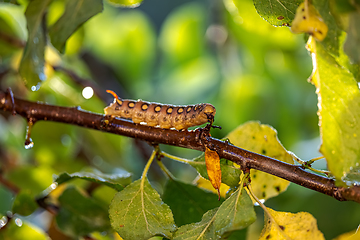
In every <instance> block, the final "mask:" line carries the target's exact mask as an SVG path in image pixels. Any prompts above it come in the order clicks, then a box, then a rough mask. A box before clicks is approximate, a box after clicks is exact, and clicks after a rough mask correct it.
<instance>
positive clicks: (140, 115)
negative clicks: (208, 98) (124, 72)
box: [104, 90, 216, 130]
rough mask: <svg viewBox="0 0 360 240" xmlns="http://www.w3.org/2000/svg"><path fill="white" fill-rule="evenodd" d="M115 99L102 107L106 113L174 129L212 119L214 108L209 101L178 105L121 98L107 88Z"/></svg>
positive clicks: (211, 121)
mask: <svg viewBox="0 0 360 240" xmlns="http://www.w3.org/2000/svg"><path fill="white" fill-rule="evenodd" d="M107 92H108V93H110V94H112V95H113V96H114V97H115V99H114V102H113V103H111V104H110V105H109V106H108V107H106V108H105V109H104V112H105V114H106V115H112V116H116V117H121V118H126V119H131V120H132V121H133V122H134V123H146V125H148V126H151V127H155V126H159V127H160V128H165V129H169V128H175V129H176V130H182V129H188V128H189V127H193V126H198V125H201V124H204V123H207V122H209V123H210V124H212V123H213V121H214V116H215V113H216V109H215V107H214V106H213V105H211V104H209V103H200V104H196V105H188V106H178V105H170V104H161V103H155V102H146V101H142V100H140V99H139V100H137V101H134V100H129V99H121V98H119V97H118V96H117V94H116V93H114V92H113V91H111V90H107Z"/></svg>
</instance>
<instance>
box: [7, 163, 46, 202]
mask: <svg viewBox="0 0 360 240" xmlns="http://www.w3.org/2000/svg"><path fill="white" fill-rule="evenodd" d="M52 174H53V170H52V169H51V168H48V167H46V166H38V167H34V166H22V167H17V168H15V169H12V170H11V171H9V172H8V173H7V174H6V175H7V178H8V179H9V181H11V182H12V183H14V184H15V185H16V186H17V187H19V188H20V189H26V190H29V191H30V192H31V194H32V195H33V196H35V195H37V194H39V193H41V192H42V191H43V190H45V189H46V188H48V187H49V186H50V185H51V184H52V182H53V178H52Z"/></svg>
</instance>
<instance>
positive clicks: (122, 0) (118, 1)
mask: <svg viewBox="0 0 360 240" xmlns="http://www.w3.org/2000/svg"><path fill="white" fill-rule="evenodd" d="M108 2H109V3H111V4H113V5H115V6H120V7H131V8H135V7H138V6H139V5H140V3H141V2H142V0H108Z"/></svg>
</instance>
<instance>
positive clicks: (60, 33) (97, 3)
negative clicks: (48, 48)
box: [49, 0, 103, 52]
mask: <svg viewBox="0 0 360 240" xmlns="http://www.w3.org/2000/svg"><path fill="white" fill-rule="evenodd" d="M102 10H103V4H102V0H87V1H84V0H72V1H67V4H66V7H65V12H64V14H63V15H62V16H61V17H60V18H59V20H58V21H57V22H56V23H55V24H54V25H52V26H51V27H50V29H49V36H50V38H51V43H52V45H53V46H54V47H55V48H56V49H57V50H58V51H59V52H63V51H64V47H65V42H66V41H67V39H68V38H69V37H70V36H71V35H72V34H73V33H74V32H75V31H76V30H77V29H78V28H79V27H80V26H81V25H82V24H83V23H84V22H86V21H87V20H88V19H90V18H91V17H93V16H94V15H96V14H98V13H99V12H101V11H102Z"/></svg>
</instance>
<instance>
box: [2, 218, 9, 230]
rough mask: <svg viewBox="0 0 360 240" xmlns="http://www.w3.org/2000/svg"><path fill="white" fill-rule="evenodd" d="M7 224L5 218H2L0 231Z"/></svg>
mask: <svg viewBox="0 0 360 240" xmlns="http://www.w3.org/2000/svg"><path fill="white" fill-rule="evenodd" d="M7 222H8V219H7V217H5V216H3V217H2V218H1V219H0V229H1V228H2V227H4V226H5V225H6V224H7Z"/></svg>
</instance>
